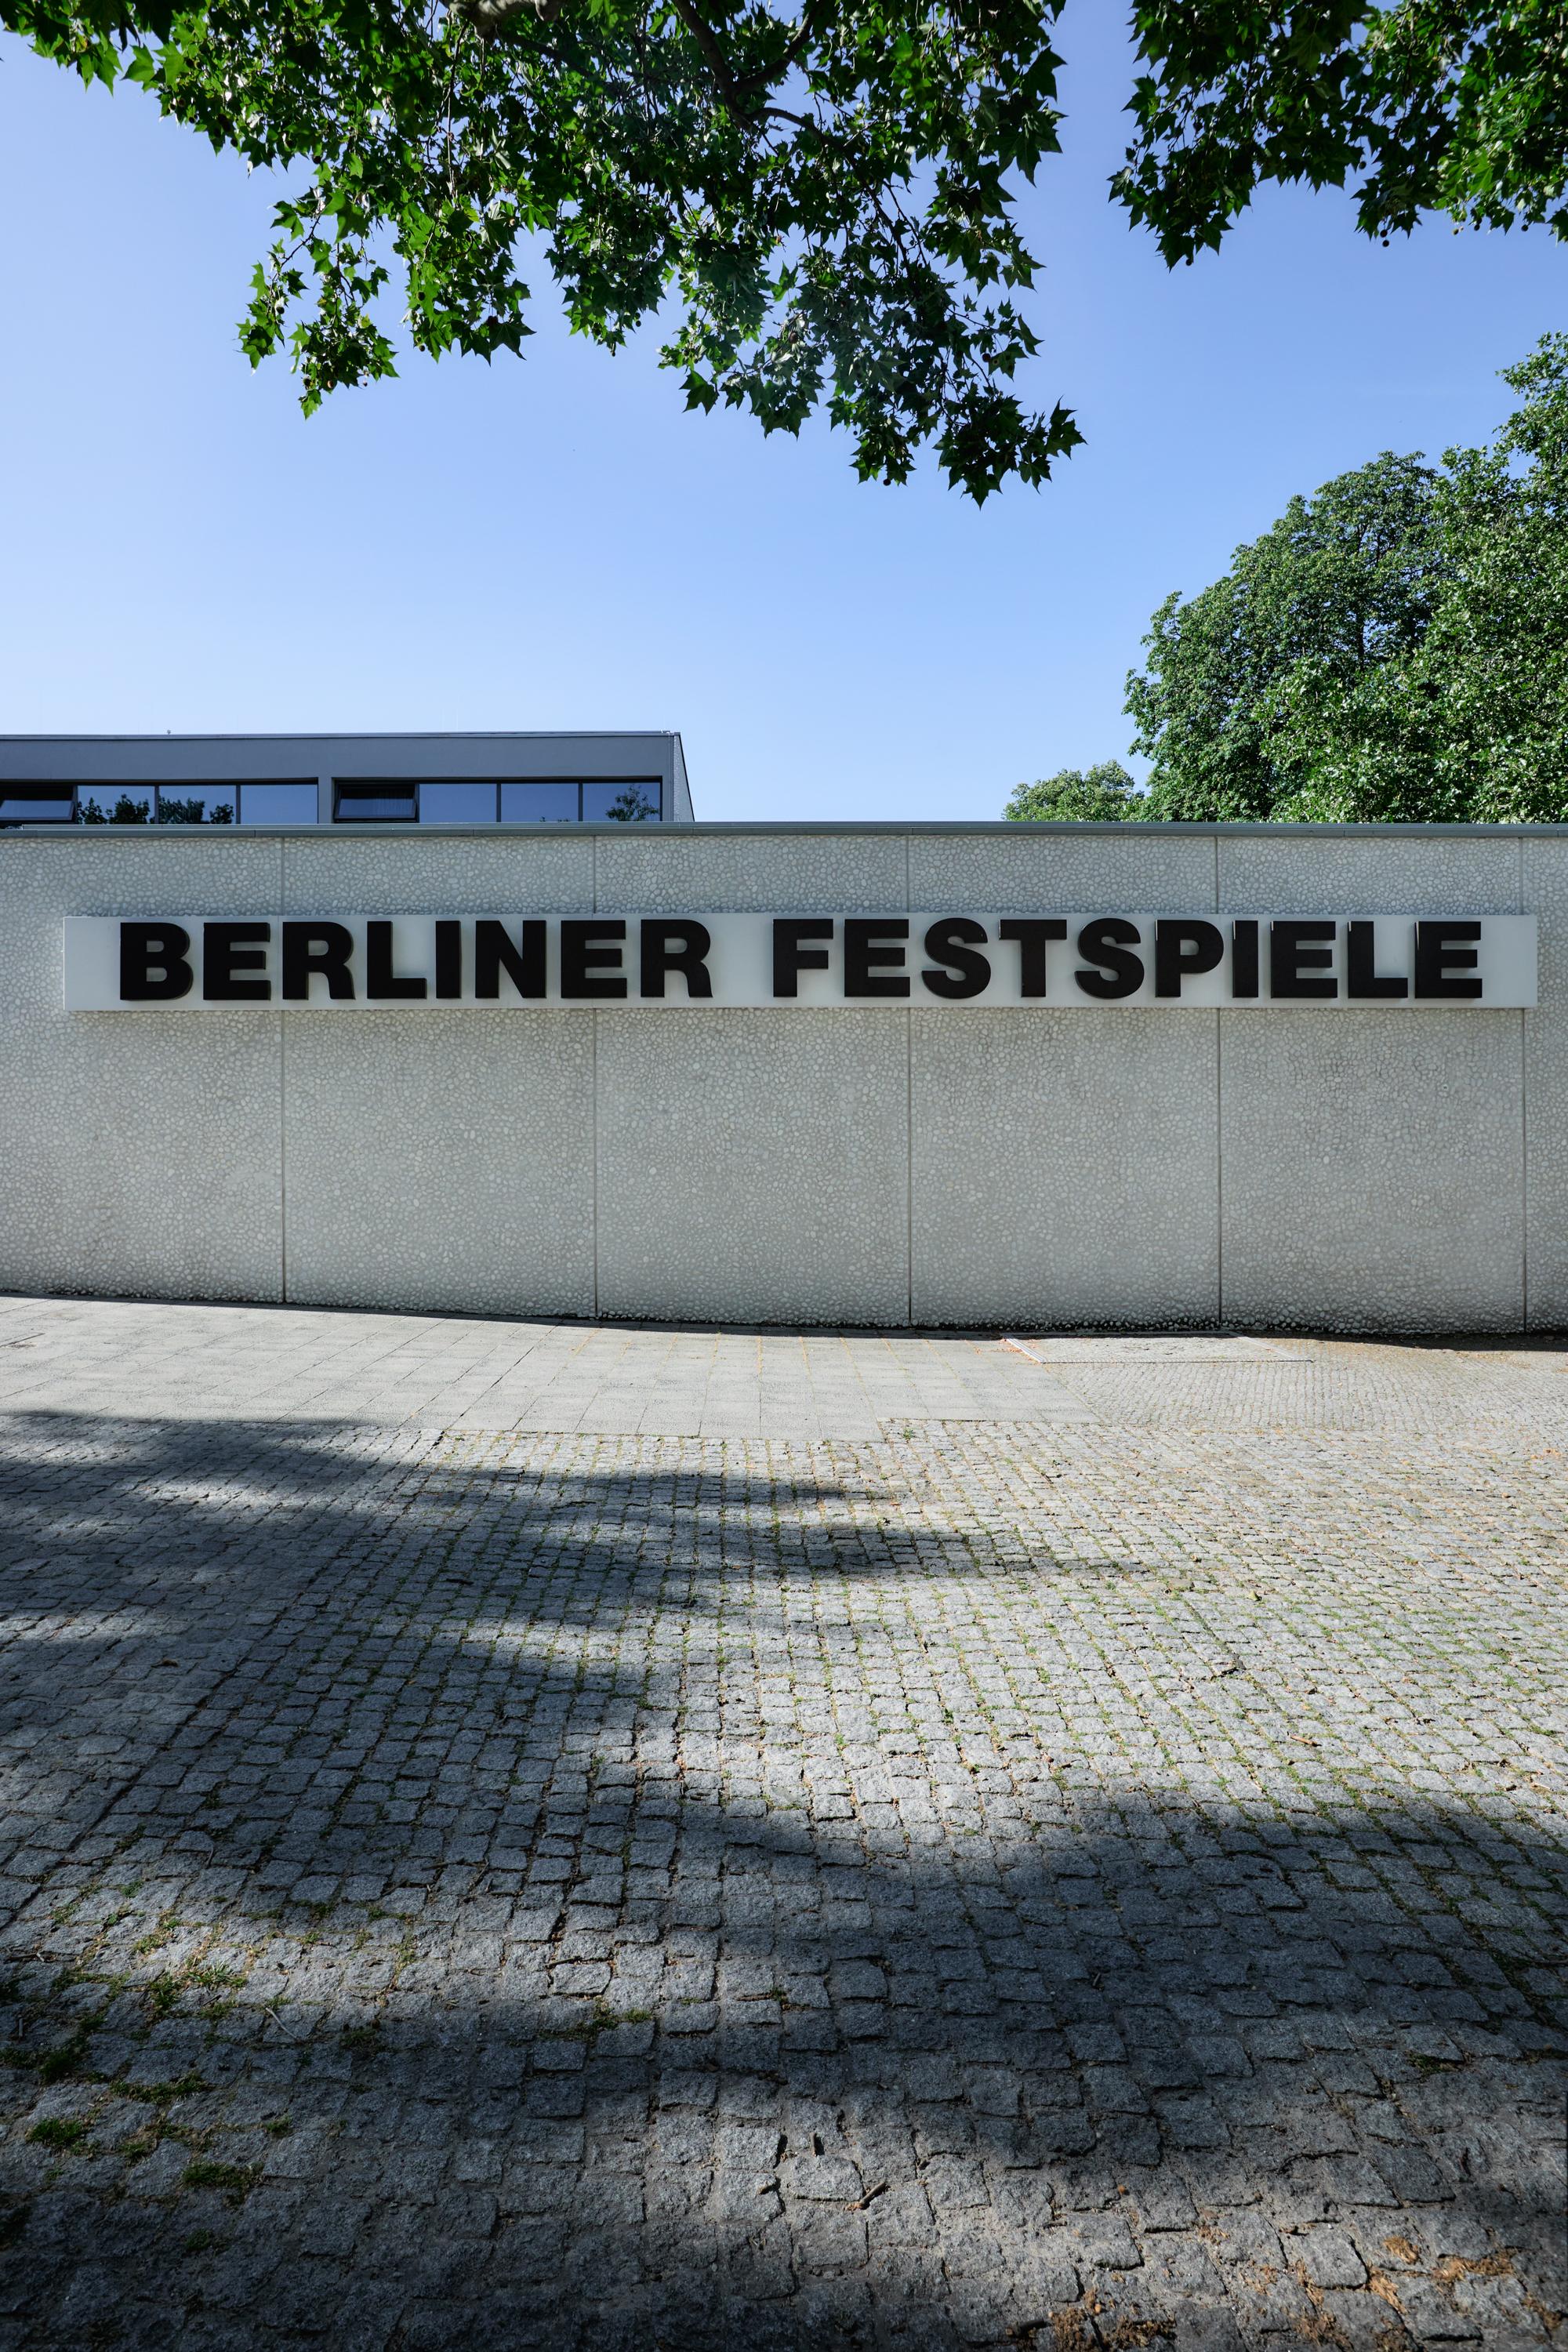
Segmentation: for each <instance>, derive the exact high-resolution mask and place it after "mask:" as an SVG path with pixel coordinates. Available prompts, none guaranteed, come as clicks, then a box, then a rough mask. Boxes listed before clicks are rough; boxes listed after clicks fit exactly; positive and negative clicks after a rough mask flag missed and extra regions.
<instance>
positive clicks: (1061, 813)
mask: <svg viewBox="0 0 1568 2352" xmlns="http://www.w3.org/2000/svg"><path fill="white" fill-rule="evenodd" d="M1002 814H1003V815H1004V816H1005V817H1016V818H1017V819H1019V820H1021V821H1023V822H1026V823H1032V824H1040V823H1042V822H1054V823H1056V824H1084V823H1086V822H1087V823H1098V824H1105V823H1107V822H1108V821H1109V822H1110V823H1115V822H1116V821H1117V820H1118V819H1120V818H1121V817H1125V816H1138V815H1141V814H1142V803H1141V801H1140V797H1139V792H1138V786H1137V785H1136V783H1134V782H1133V780H1132V778H1131V776H1130V775H1129V774H1128V772H1127V771H1126V769H1125V768H1124V767H1123V766H1122V764H1121V761H1120V760H1102V761H1100V764H1099V766H1098V767H1093V768H1089V769H1083V768H1058V771H1057V772H1056V774H1055V775H1054V776H1043V777H1041V778H1040V780H1039V782H1037V783H1033V784H1019V785H1018V786H1017V787H1016V790H1015V791H1014V793H1013V797H1012V799H1011V800H1010V801H1009V802H1008V803H1007V805H1006V807H1005V809H1004V810H1003V812H1002Z"/></svg>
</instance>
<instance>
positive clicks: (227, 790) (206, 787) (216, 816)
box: [158, 784, 239, 824]
mask: <svg viewBox="0 0 1568 2352" xmlns="http://www.w3.org/2000/svg"><path fill="white" fill-rule="evenodd" d="M238 806H239V787H238V785H237V784H160V785H159V787H158V823H159V824H233V823H234V821H235V812H236V810H237V808H238Z"/></svg>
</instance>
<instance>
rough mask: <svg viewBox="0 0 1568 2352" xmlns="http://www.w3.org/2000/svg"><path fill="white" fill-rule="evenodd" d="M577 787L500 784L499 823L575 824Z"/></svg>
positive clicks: (562, 784) (563, 783)
mask: <svg viewBox="0 0 1568 2352" xmlns="http://www.w3.org/2000/svg"><path fill="white" fill-rule="evenodd" d="M577 815H578V788H577V786H576V785H575V784H573V783H566V782H563V781H559V780H557V781H553V782H549V783H539V784H521V783H516V784H503V785H502V786H501V788H500V817H501V823H502V824H576V822H577Z"/></svg>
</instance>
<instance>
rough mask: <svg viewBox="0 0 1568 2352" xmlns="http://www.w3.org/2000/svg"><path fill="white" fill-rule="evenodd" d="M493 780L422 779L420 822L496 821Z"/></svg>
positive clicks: (479, 822) (477, 822) (489, 822)
mask: <svg viewBox="0 0 1568 2352" xmlns="http://www.w3.org/2000/svg"><path fill="white" fill-rule="evenodd" d="M495 821H496V788H495V786H494V784H470V783H463V784H454V783H447V782H439V783H422V784H421V785H420V787H419V822H420V824H494V823H495Z"/></svg>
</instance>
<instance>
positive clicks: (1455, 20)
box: [1116, 0, 1568, 262]
mask: <svg viewBox="0 0 1568 2352" xmlns="http://www.w3.org/2000/svg"><path fill="white" fill-rule="evenodd" d="M1132 23H1133V28H1134V31H1135V33H1136V35H1137V37H1138V42H1139V49H1140V54H1141V55H1142V58H1143V59H1144V61H1145V62H1146V64H1147V65H1148V67H1149V68H1150V70H1149V71H1148V72H1147V73H1146V74H1142V75H1140V76H1139V78H1138V80H1137V83H1136V86H1135V88H1134V90H1133V97H1132V112H1133V117H1134V121H1135V122H1136V124H1137V137H1136V139H1135V141H1134V143H1133V145H1132V147H1131V149H1130V150H1129V152H1128V158H1127V166H1126V169H1125V170H1124V171H1123V172H1122V173H1121V174H1120V175H1119V176H1118V179H1117V183H1116V186H1117V193H1118V194H1120V196H1121V200H1122V202H1123V203H1124V204H1125V205H1127V206H1128V208H1129V210H1130V211H1131V214H1132V215H1133V218H1134V219H1136V220H1141V221H1143V222H1146V223H1147V224H1148V225H1149V226H1151V227H1152V229H1153V230H1154V231H1155V233H1156V235H1157V236H1158V237H1159V240H1160V245H1161V248H1162V250H1163V253H1164V255H1165V257H1166V259H1167V260H1168V261H1171V262H1176V261H1190V260H1191V259H1192V257H1193V256H1194V253H1196V252H1198V251H1199V250H1201V248H1202V247H1205V246H1217V245H1218V243H1219V241H1220V239H1221V237H1222V236H1224V234H1225V232H1226V229H1227V228H1228V227H1229V226H1230V225H1231V223H1232V222H1233V221H1234V220H1235V219H1236V218H1237V215H1238V214H1240V213H1241V212H1243V211H1244V210H1245V209H1246V207H1247V205H1248V204H1249V203H1250V202H1251V199H1252V195H1253V193H1254V191H1255V190H1256V189H1257V188H1258V186H1259V185H1261V184H1263V183H1264V182H1266V181H1269V180H1281V181H1299V180H1305V181H1308V182H1309V183H1310V184H1311V185H1312V186H1313V187H1318V188H1321V187H1325V186H1333V187H1346V186H1350V187H1352V188H1353V189H1354V191H1355V194H1356V214H1357V219H1358V221H1359V223H1360V226H1361V227H1362V228H1363V230H1364V231H1365V232H1366V234H1367V235H1368V236H1377V237H1382V238H1383V239H1384V241H1386V240H1387V238H1388V237H1389V236H1390V235H1391V234H1392V233H1393V232H1394V230H1395V229H1404V230H1409V229H1412V228H1414V227H1415V224H1416V221H1417V220H1418V219H1419V217H1420V215H1422V214H1423V213H1424V212H1441V213H1447V215H1449V216H1450V217H1451V218H1452V219H1454V220H1456V221H1459V222H1467V223H1469V224H1472V225H1474V226H1478V227H1480V226H1485V227H1489V228H1510V227H1512V226H1514V225H1515V224H1516V223H1521V224H1523V225H1524V226H1529V225H1530V224H1531V222H1534V221H1544V222H1547V223H1549V224H1550V226H1552V229H1553V230H1555V231H1556V233H1557V234H1558V235H1559V236H1562V235H1563V234H1564V232H1565V230H1568V209H1565V205H1564V196H1565V193H1568V166H1565V160H1564V159H1565V151H1568V6H1565V5H1564V0H1394V5H1393V6H1391V7H1368V6H1365V5H1356V0H1307V4H1306V5H1296V6H1266V5H1257V0H1224V5H1221V0H1135V5H1134V6H1133V10H1132Z"/></svg>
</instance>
